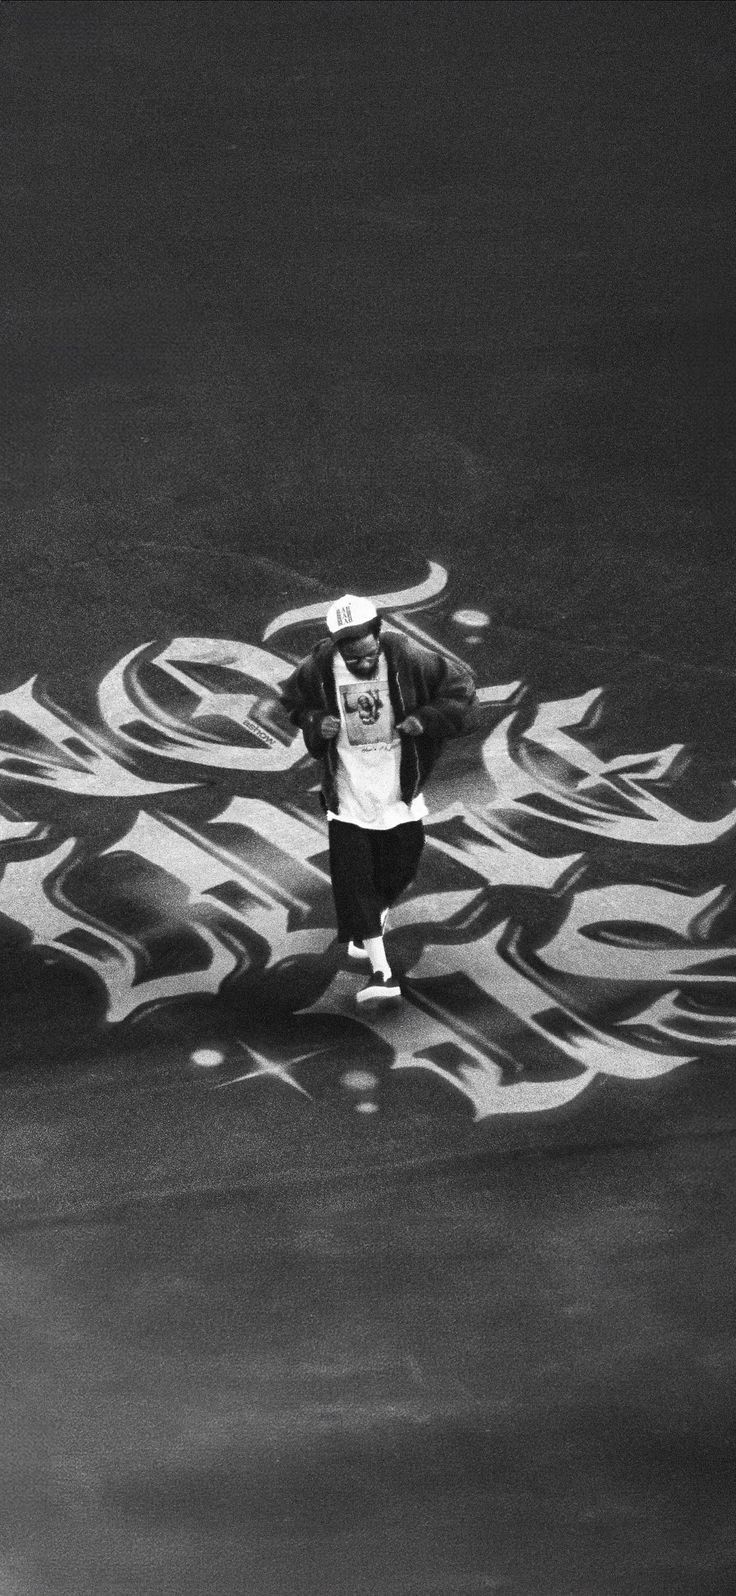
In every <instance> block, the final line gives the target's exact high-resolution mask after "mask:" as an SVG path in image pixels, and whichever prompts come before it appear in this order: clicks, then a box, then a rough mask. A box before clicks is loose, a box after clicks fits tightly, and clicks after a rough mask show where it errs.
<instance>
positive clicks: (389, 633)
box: [381, 627, 444, 667]
mask: <svg viewBox="0 0 736 1596" xmlns="http://www.w3.org/2000/svg"><path fill="white" fill-rule="evenodd" d="M381 642H382V643H383V647H384V650H385V653H386V654H387V655H388V657H389V659H391V658H394V659H404V660H408V661H410V662H411V663H412V664H416V665H424V666H425V667H426V666H429V665H431V664H432V663H433V662H434V661H438V660H441V659H443V658H444V655H443V653H442V650H441V649H439V648H431V647H430V646H429V645H428V644H426V643H420V642H418V641H417V640H416V639H415V638H413V637H408V636H407V634H406V632H397V631H394V629H393V627H384V629H383V631H382V632H381Z"/></svg>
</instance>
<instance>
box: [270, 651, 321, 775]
mask: <svg viewBox="0 0 736 1596" xmlns="http://www.w3.org/2000/svg"><path fill="white" fill-rule="evenodd" d="M280 698H281V703H282V705H283V707H284V709H285V710H286V713H287V715H288V717H289V720H290V721H291V724H292V726H298V727H299V729H300V731H301V732H302V735H303V737H304V742H305V744H306V747H307V752H308V753H310V754H311V755H312V758H313V759H321V758H322V755H323V754H324V752H325V750H326V748H327V739H326V738H325V737H323V736H322V733H321V731H320V726H321V724H322V719H323V716H324V715H325V713H326V711H325V707H324V704H323V703H322V702H321V699H320V696H319V692H318V690H317V687H316V684H315V681H314V672H313V670H311V669H310V661H309V660H304V661H303V662H302V664H301V665H299V666H297V669H296V670H295V671H294V673H293V675H291V676H290V677H289V678H288V680H287V681H286V682H285V683H284V685H283V687H282V689H281V693H280Z"/></svg>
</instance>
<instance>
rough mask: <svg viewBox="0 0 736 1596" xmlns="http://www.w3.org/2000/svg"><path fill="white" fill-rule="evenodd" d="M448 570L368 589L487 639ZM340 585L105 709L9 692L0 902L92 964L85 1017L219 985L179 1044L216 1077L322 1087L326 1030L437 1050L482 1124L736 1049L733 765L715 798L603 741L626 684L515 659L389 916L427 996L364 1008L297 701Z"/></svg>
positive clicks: (142, 676) (420, 1064)
mask: <svg viewBox="0 0 736 1596" xmlns="http://www.w3.org/2000/svg"><path fill="white" fill-rule="evenodd" d="M447 580H448V577H447V572H446V571H445V570H444V569H443V568H442V567H440V566H438V565H436V564H432V565H431V566H430V568H429V572H428V575H427V577H426V579H425V580H424V581H423V582H421V583H419V584H418V585H417V586H416V587H415V588H412V589H409V590H407V591H404V592H398V593H383V594H377V595H374V599H375V602H376V604H377V605H378V606H379V608H381V609H382V611H383V612H384V613H385V614H386V616H387V619H388V621H389V623H390V624H392V625H394V626H396V627H400V628H403V629H405V630H406V631H407V632H409V633H411V635H413V636H415V637H418V638H420V639H423V640H424V641H428V642H431V643H432V644H433V645H434V646H440V647H442V648H444V649H446V651H447V652H448V653H450V652H453V651H454V647H455V646H457V647H458V648H460V647H464V650H465V652H464V653H463V654H462V656H461V655H460V654H458V655H457V656H456V657H463V658H465V659H467V658H468V656H469V653H470V651H471V650H472V647H473V646H474V645H476V644H477V643H478V642H479V641H480V639H481V635H482V632H483V629H484V628H485V627H486V626H487V617H485V616H484V615H483V614H482V613H480V612H476V611H456V612H455V613H454V616H451V617H449V620H448V614H449V610H448V604H447ZM326 608H327V604H326V602H325V603H324V604H321V603H320V604H312V605H309V606H304V607H302V608H301V609H295V610H291V611H288V612H286V613H284V614H282V615H280V616H278V617H277V618H275V619H274V620H273V621H272V622H271V623H270V625H269V626H268V627H267V628H266V630H265V632H264V635H263V637H262V638H261V639H260V641H259V643H257V644H256V643H250V642H238V641H229V640H222V639H213V638H192V637H190V638H175V639H173V640H171V641H168V642H164V643H161V642H158V643H157V642H147V643H145V644H143V645H139V646H137V647H136V648H134V649H133V650H132V651H131V652H130V653H129V654H128V655H127V656H126V658H124V659H123V660H121V661H120V662H119V664H117V665H116V666H115V667H114V668H113V669H112V670H110V671H109V672H108V673H107V674H106V675H105V677H104V679H103V680H102V681H101V682H100V684H99V692H98V714H97V716H96V717H95V719H94V724H92V723H90V724H87V723H82V722H81V721H80V720H79V719H77V718H76V717H75V716H73V715H71V714H69V713H67V712H66V711H65V709H64V707H63V706H62V705H59V704H56V703H54V702H52V701H51V699H50V698H49V696H48V694H47V693H46V691H45V689H44V685H43V683H42V682H39V681H38V680H37V679H34V680H31V681H29V682H27V683H25V684H24V685H22V686H20V687H17V688H15V689H14V690H13V691H10V692H7V693H6V694H5V695H4V696H2V697H0V851H1V854H2V873H1V875H0V917H2V918H1V919H0V925H1V926H2V927H3V928H4V934H5V940H6V944H7V945H8V946H11V947H16V948H17V947H18V946H21V947H22V948H23V949H25V950H27V952H28V953H29V954H30V953H35V952H38V953H39V954H42V955H43V960H44V963H43V968H48V967H49V966H54V965H57V966H58V965H60V966H61V967H62V968H64V969H68V968H70V967H71V968H72V969H75V970H80V969H83V970H84V971H85V972H86V973H87V975H88V977H89V978H90V980H91V982H92V988H93V990H94V992H95V993H96V994H97V1002H96V1003H95V1002H92V1003H91V1005H90V1013H89V1030H90V1034H91V1035H93V1034H94V1033H95V1028H96V1027H97V1029H98V1030H99V1029H100V1028H101V1029H102V1030H104V1031H108V1032H109V1030H110V1028H123V1029H124V1028H125V1027H130V1026H133V1025H140V1024H141V1023H142V1022H144V1021H147V1020H150V1019H151V1017H152V1016H155V1015H156V1014H160V1013H161V1012H162V1011H165V1012H166V1014H167V1015H169V1016H170V1017H172V1019H173V1023H176V1016H177V1013H180V1012H183V1011H182V1007H181V1006H182V1005H183V1004H186V1005H188V1007H187V1010H186V1013H187V1016H188V1017H190V1016H191V1013H192V1004H195V1005H199V1007H198V1008H197V1015H198V1017H199V1019H198V1029H197V1036H198V1037H199V1039H200V1041H202V1045H200V1046H199V1047H197V1046H195V1047H194V1048H193V1049H192V1050H191V1051H190V1053H189V1054H188V1055H187V1057H188V1058H190V1059H191V1058H193V1059H194V1061H195V1063H199V1064H201V1066H202V1067H203V1068H204V1067H207V1068H209V1069H210V1070H211V1083H212V1086H213V1088H217V1089H219V1088H222V1087H223V1086H229V1087H237V1088H239V1089H247V1083H248V1082H250V1081H252V1080H254V1079H256V1078H258V1077H259V1076H262V1075H270V1076H273V1077H274V1079H276V1080H278V1081H280V1082H281V1083H282V1084H283V1085H284V1087H285V1088H288V1089H289V1090H293V1091H295V1092H296V1093H300V1094H304V1093H307V1095H309V1093H308V1087H307V1085H305V1081H306V1080H307V1079H308V1078H309V1072H310V1070H311V1071H312V1072H313V1071H314V1069H315V1068H318V1067H319V1057H320V1054H321V1052H322V1051H323V1050H324V1047H325V1041H324V1038H325V1035H326V1034H327V1033H326V1029H325V1028H326V1027H328V1028H329V1027H332V1029H333V1031H334V1033H335V1034H336V1035H339V1037H340V1045H341V1047H342V1050H343V1054H344V1055H345V1054H348V1055H349V1052H350V1047H351V1043H352V1044H354V1047H355V1052H356V1056H359V1057H360V1058H361V1059H364V1058H365V1057H370V1050H371V1048H372V1047H374V1048H375V1049H377V1052H378V1056H380V1058H381V1060H383V1061H384V1062H386V1061H387V1062H388V1065H389V1067H390V1068H391V1069H393V1070H395V1071H423V1072H425V1073H429V1074H430V1075H433V1076H434V1077H435V1078H438V1079H441V1080H442V1081H443V1082H444V1083H446V1085H447V1086H448V1087H450V1088H451V1089H452V1090H453V1091H457V1092H459V1093H461V1094H463V1096H464V1097H465V1098H466V1099H467V1100H468V1101H469V1104H470V1105H471V1107H472V1111H473V1113H474V1115H475V1117H476V1118H477V1119H482V1118H484V1117H486V1116H489V1115H496V1114H518V1113H529V1112H539V1111H543V1110H549V1109H554V1108H558V1107H561V1106H562V1105H563V1104H566V1103H569V1102H570V1101H571V1100H572V1099H574V1098H575V1097H577V1096H578V1095H579V1094H580V1093H582V1092H584V1091H585V1090H586V1088H587V1087H588V1086H589V1085H590V1083H591V1082H592V1081H593V1080H594V1079H596V1078H597V1077H601V1076H609V1077H617V1078H618V1079H620V1080H638V1081H645V1080H648V1079H650V1078H653V1077H657V1076H660V1075H663V1074H665V1073H667V1072H669V1071H673V1070H676V1069H677V1068H678V1067H679V1066H681V1065H683V1064H685V1063H687V1062H688V1061H690V1060H691V1059H693V1058H699V1057H702V1056H703V1055H705V1054H708V1053H711V1052H712V1053H713V1054H714V1055H715V1056H722V1053H723V1050H724V1049H727V1048H729V1047H733V1046H735V1045H736V948H735V947H734V943H733V930H734V919H733V910H732V900H731V895H730V893H729V892H728V890H727V889H726V888H725V887H724V885H723V883H724V881H727V880H728V879H730V872H729V870H728V868H727V866H728V860H729V859H730V853H731V848H732V843H733V837H734V832H735V830H736V793H735V792H734V789H733V785H732V784H724V785H723V786H722V788H720V789H719V790H718V791H717V792H715V793H714V792H713V791H710V792H709V793H708V794H707V796H706V794H705V793H704V792H703V791H702V790H701V787H702V784H701V786H699V783H698V771H697V759H696V756H695V754H694V753H693V752H692V751H688V750H687V749H686V748H685V747H684V746H683V745H681V744H678V745H674V746H671V747H668V748H664V749H658V750H654V751H650V752H641V751H640V752H636V753H627V752H626V751H625V749H619V750H618V751H617V752H615V753H614V754H613V755H611V754H610V752H609V753H608V754H607V756H606V755H604V753H603V752H602V751H601V750H602V748H603V747H604V746H605V745H606V742H607V739H606V737H605V735H604V731H605V720H606V702H607V695H606V691H605V690H604V689H602V688H594V689H592V690H591V691H589V692H587V693H585V694H583V695H582V696H577V697H573V698H565V699H561V700H556V701H538V700H537V699H536V698H535V696H534V694H533V692H532V690H531V688H530V687H529V685H528V684H526V683H525V682H524V681H522V680H518V681H512V682H506V683H501V684H493V683H490V684H489V683H485V684H484V683H481V684H480V686H479V701H480V723H479V728H478V730H477V732H476V733H474V734H473V735H472V736H470V737H467V738H464V739H462V740H461V741H460V742H458V743H457V744H453V745H450V746H449V747H448V750H447V751H446V753H445V755H444V756H443V761H442V762H441V764H440V767H439V770H438V773H437V776H436V778H434V779H433V784H432V785H431V786H430V789H429V792H428V799H429V802H430V811H431V812H430V816H429V819H428V822H427V848H426V850H425V856H424V862H423V865H422V869H421V872H420V876H419V880H418V882H417V884H416V886H415V889H414V890H413V893H412V895H411V896H409V897H408V898H407V899H406V900H405V901H404V902H403V903H402V904H401V905H400V906H399V907H398V908H397V910H396V912H395V913H394V915H393V917H392V926H391V932H390V936H391V938H392V941H393V949H392V952H393V956H394V967H395V968H396V969H397V970H399V971H400V972H401V974H402V978H403V981H404V986H405V994H406V996H405V1002H404V1003H403V1004H402V1005H401V1006H400V1007H399V1008H398V1009H392V1012H391V1013H390V1014H387V1013H378V1014H377V1013H375V1011H373V1012H371V1014H370V1015H366V1014H361V1015H360V1017H359V1018H358V1016H357V1015H356V1012H355V1006H354V998H355V992H356V989H357V986H358V984H359V981H360V979H361V977H360V976H359V975H355V974H354V973H353V972H352V971H351V970H350V969H348V968H347V966H346V965H345V963H344V961H343V957H342V953H341V950H340V949H339V948H338V947H337V944H336V943H335V935H334V922H333V912H332V902H331V894H330V887H329V876H328V870H327V836H326V825H325V823H324V821H323V819H322V817H321V813H320V810H319V806H318V803H317V797H316V767H315V766H314V764H313V763H312V761H311V760H309V759H308V757H307V756H306V754H305V750H304V746H303V742H302V739H301V735H300V734H296V733H295V732H294V729H293V727H291V726H290V724H289V722H288V721H287V720H286V717H285V716H284V714H283V712H282V710H281V707H280V705H279V702H278V693H279V688H280V686H281V684H282V682H283V681H285V679H286V677H287V676H288V675H289V674H290V673H291V671H292V669H293V664H294V661H295V660H296V659H298V658H300V657H302V655H303V654H304V653H305V652H306V651H307V649H308V648H309V647H310V646H311V644H312V643H313V642H314V641H316V638H317V636H319V635H320V633H321V631H322V622H323V619H324V615H325V611H326ZM450 621H453V622H454V630H453V628H452V627H451V626H450V624H449V622H450ZM440 633H442V635H440ZM448 635H449V637H450V643H448V641H447V637H448ZM461 639H463V640H464V642H463V643H461V641H460V640H461ZM451 645H452V646H451ZM471 663H472V661H471ZM91 721H92V717H90V722H91ZM284 1016H287V1017H288V1018H289V1020H290V1025H289V1026H287V1028H286V1030H284ZM202 1039H203V1040H202ZM300 1039H301V1040H300ZM347 1061H348V1062H349V1058H348V1060H347ZM305 1072H306V1073H305ZM359 1074H360V1072H359V1071H357V1072H356V1079H357V1077H358V1075H359ZM295 1102H296V1098H295Z"/></svg>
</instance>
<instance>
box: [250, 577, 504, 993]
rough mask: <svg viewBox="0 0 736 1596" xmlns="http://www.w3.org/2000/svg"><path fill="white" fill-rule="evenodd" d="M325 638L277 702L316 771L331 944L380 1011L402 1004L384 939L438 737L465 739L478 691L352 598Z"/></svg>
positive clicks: (411, 868)
mask: <svg viewBox="0 0 736 1596" xmlns="http://www.w3.org/2000/svg"><path fill="white" fill-rule="evenodd" d="M327 631H328V636H327V637H326V638H325V639H324V640H323V641H322V642H320V643H318V644H317V646H316V648H314V649H313V650H312V652H311V654H309V655H308V657H307V658H306V659H305V660H303V661H302V663H301V665H299V666H298V667H297V669H296V670H295V672H294V674H293V676H291V677H290V678H289V680H288V681H287V683H286V684H285V687H284V688H283V690H282V695H281V697H282V703H283V705H284V708H285V709H286V712H287V714H288V715H289V718H290V720H291V721H292V724H293V725H295V726H299V727H300V728H301V731H302V733H303V735H304V741H305V743H306V746H307V749H308V751H309V753H310V754H311V755H312V757H313V758H314V759H318V760H320V761H321V764H322V791H321V801H322V805H323V807H324V809H325V811H326V814H327V819H328V822H329V825H328V831H329V847H330V875H331V878H332V890H333V895H334V899H335V908H336V911H337V934H338V939H339V941H340V942H345V943H347V945H348V955H349V957H351V958H353V959H356V960H364V961H366V962H369V963H370V967H371V976H370V980H369V981H368V982H367V984H366V985H365V986H364V987H363V988H362V989H361V990H360V991H359V992H358V1003H361V1004H363V1003H382V1002H386V1001H387V1000H391V999H396V998H400V997H401V989H400V987H399V985H398V982H397V981H395V980H394V977H393V974H392V971H391V966H390V964H389V962H388V959H387V957H386V949H385V945H384V940H383V938H384V932H385V929H386V919H387V915H388V911H389V909H390V908H391V906H392V905H393V904H394V903H395V902H396V900H397V898H398V897H399V896H400V894H401V893H402V892H404V891H405V889H406V888H407V887H408V886H409V884H410V883H411V882H412V881H413V880H414V877H415V875H416V873H417V869H418V866H419V860H420V857H421V852H422V848H423V846H424V826H423V823H422V822H423V820H424V817H425V815H426V814H427V805H426V803H425V800H424V797H423V793H422V789H423V786H424V783H425V781H426V779H427V777H428V775H429V773H430V770H431V769H432V766H433V765H434V763H435V761H436V759H437V756H438V754H439V752H440V749H441V747H442V744H443V742H444V740H445V738H447V737H453V736H457V735H459V733H461V732H462V731H463V730H464V729H465V726H466V723H467V720H468V715H469V711H470V710H471V708H472V706H473V703H474V699H475V684H474V681H473V677H472V675H471V673H470V671H469V670H466V669H464V668H462V667H460V666H458V665H457V664H455V663H454V662H452V661H450V660H448V659H447V658H446V657H445V655H444V654H441V653H440V652H439V651H435V650H433V649H428V648H425V647H423V646H422V645H420V644H418V643H415V642H414V641H413V640H412V639H411V638H409V637H406V636H405V635H404V634H403V633H401V632H397V631H393V630H388V629H386V630H384V628H383V624H382V621H381V619H380V617H379V615H378V612H377V610H376V608H375V605H374V604H373V603H372V602H371V600H370V599H366V598H360V597H358V596H357V595H356V594H354V593H346V594H345V596H344V598H341V599H338V600H337V602H336V603H335V604H333V605H331V607H330V609H329V610H328V611H327Z"/></svg>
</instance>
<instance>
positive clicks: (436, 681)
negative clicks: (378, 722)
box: [281, 630, 476, 814]
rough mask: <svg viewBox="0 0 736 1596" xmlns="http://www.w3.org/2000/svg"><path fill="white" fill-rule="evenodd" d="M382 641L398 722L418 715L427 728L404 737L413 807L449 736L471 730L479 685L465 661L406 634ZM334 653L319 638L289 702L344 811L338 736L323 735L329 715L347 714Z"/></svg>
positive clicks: (287, 689)
mask: <svg viewBox="0 0 736 1596" xmlns="http://www.w3.org/2000/svg"><path fill="white" fill-rule="evenodd" d="M381 646H382V648H383V652H384V654H385V655H386V660H387V663H388V687H389V697H390V699H391V708H392V710H393V712H394V717H395V719H396V721H397V723H398V722H399V721H402V720H405V719H406V717H407V715H416V717H417V719H418V720H420V721H421V723H422V726H423V727H424V730H423V732H422V733H421V735H420V736H418V737H409V736H403V737H402V739H401V741H402V745H403V746H402V750H401V765H400V786H401V796H402V798H403V800H404V803H407V804H408V803H411V801H412V799H413V798H416V796H417V793H419V792H421V789H422V787H423V786H424V783H425V781H426V779H427V777H428V775H429V773H430V771H431V769H432V766H433V765H434V763H435V760H436V759H437V756H438V754H439V752H440V749H441V747H442V744H443V742H444V740H445V738H446V737H457V736H459V735H460V733H461V732H463V731H465V729H466V726H467V722H468V719H469V716H470V713H471V710H472V709H473V708H474V706H475V702H476V699H475V682H474V680H473V676H472V674H471V672H470V671H469V670H467V669H466V668H465V667H464V666H460V665H457V664H455V662H454V661H453V660H448V659H446V657H445V655H444V654H440V653H438V652H437V653H436V652H435V651H434V650H432V649H429V648H424V647H423V646H422V645H421V644H420V643H415V642H414V640H413V639H412V638H410V637H406V636H404V635H403V634H402V633H401V632H393V631H387V630H383V631H382V632H381ZM334 653H335V644H334V643H333V642H332V640H331V638H325V639H324V641H323V642H321V643H318V644H317V647H316V648H314V649H312V652H311V654H309V655H308V656H307V658H306V659H305V660H302V663H301V665H299V666H298V667H297V669H296V670H295V671H294V674H293V676H290V677H289V680H288V681H287V682H286V683H285V685H284V687H283V688H282V691H281V702H282V704H283V706H284V709H285V710H286V713H287V715H288V716H289V719H290V721H291V722H292V725H294V726H299V727H300V729H301V731H302V733H303V735H304V741H305V743H306V745H307V749H308V751H309V753H310V754H311V755H312V758H313V759H320V760H321V761H322V805H323V808H325V809H329V810H330V811H331V812H332V813H333V814H337V813H338V807H339V800H338V796H337V759H338V754H337V747H336V741H337V739H336V738H326V737H323V736H322V733H321V731H320V725H321V722H322V719H323V716H325V715H336V716H338V717H339V713H340V711H339V709H338V704H337V691H336V688H335V678H334V674H333V669H332V661H333V656H334Z"/></svg>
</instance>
